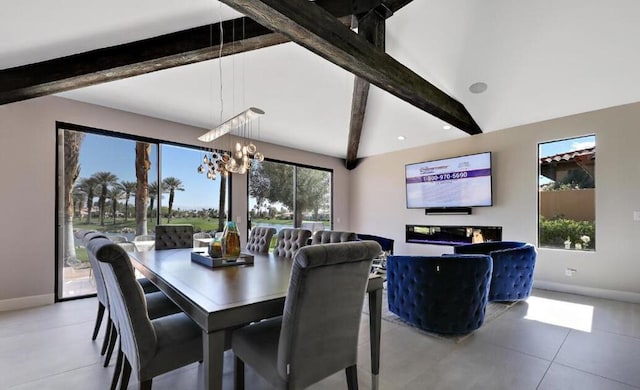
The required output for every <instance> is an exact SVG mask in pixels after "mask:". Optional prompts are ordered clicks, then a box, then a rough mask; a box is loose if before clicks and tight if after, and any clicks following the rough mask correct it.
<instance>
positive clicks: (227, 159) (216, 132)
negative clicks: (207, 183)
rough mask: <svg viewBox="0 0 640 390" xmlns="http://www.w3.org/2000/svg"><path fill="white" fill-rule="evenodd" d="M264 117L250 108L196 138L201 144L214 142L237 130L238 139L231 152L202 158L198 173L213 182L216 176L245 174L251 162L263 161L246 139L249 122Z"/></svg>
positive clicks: (248, 134) (260, 154)
mask: <svg viewBox="0 0 640 390" xmlns="http://www.w3.org/2000/svg"><path fill="white" fill-rule="evenodd" d="M262 115H264V111H263V110H261V109H259V108H255V107H250V108H249V109H247V110H245V111H243V112H241V113H240V114H238V115H236V116H234V117H233V118H231V119H229V120H227V121H225V122H224V123H222V124H220V125H219V126H217V127H215V128H213V129H211V130H209V131H208V132H206V133H205V134H203V135H201V136H200V137H198V140H200V141H203V142H213V141H214V140H216V139H218V138H220V137H222V136H223V135H225V134H228V133H230V132H231V131H232V130H234V129H239V131H238V133H239V134H238V136H239V137H238V139H237V140H236V142H235V146H234V148H233V149H234V150H233V151H226V150H222V151H220V150H212V151H211V152H210V153H208V154H207V153H205V154H204V156H203V157H202V164H200V165H199V166H198V173H202V174H206V175H207V178H208V179H211V180H215V179H216V177H217V175H218V174H221V175H223V176H227V175H228V174H229V173H238V174H241V175H242V174H245V173H247V171H248V170H249V169H250V168H251V163H252V161H254V160H255V161H263V160H264V156H263V155H262V153H260V152H258V148H257V147H256V145H255V144H254V143H253V142H251V141H250V140H249V139H248V138H249V137H250V136H251V126H250V124H249V122H251V121H253V120H254V119H256V118H259V117H260V116H262Z"/></svg>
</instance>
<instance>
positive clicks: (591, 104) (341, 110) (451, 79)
mask: <svg viewBox="0 0 640 390" xmlns="http://www.w3.org/2000/svg"><path fill="white" fill-rule="evenodd" d="M238 16H239V14H238V13H236V12H235V11H233V10H230V9H229V8H228V7H226V6H225V5H220V4H219V3H218V2H216V1H213V0H190V1H181V0H137V1H124V0H113V1H109V2H86V1H80V0H66V1H57V2H51V1H45V0H20V1H18V0H11V1H9V2H5V3H3V11H2V13H0V37H1V38H0V53H2V55H0V68H8V67H13V66H18V65H23V64H27V63H32V62H36V61H42V60H46V59H50V58H56V57H61V56H64V55H68V54H73V53H78V52H84V51H88V50H91V49H96V48H100V47H106V46H111V45H116V44H120V43H124V42H129V41H134V40H139V39H144V38H148V37H152V36H156V35H160V34H164V33H169V32H173V31H178V30H182V29H186V28H190V27H196V26H200V25H205V24H208V23H213V22H218V21H220V20H226V19H230V18H234V17H238ZM638 20H640V2H638V1H637V0H612V1H607V2H604V1H598V0H563V1H560V2H559V1H552V0H540V1H513V0H492V1H486V0H485V1H482V0H430V1H424V0H414V1H413V2H412V3H410V4H409V5H407V6H406V7H404V8H403V9H401V10H400V11H398V12H397V13H396V14H395V15H393V16H391V18H389V19H388V20H387V35H386V38H387V47H386V48H387V52H388V53H389V54H390V55H391V56H393V57H394V58H395V59H397V60H398V61H400V62H401V63H403V64H404V65H406V66H408V67H409V68H410V69H412V70H413V71H415V72H416V73H418V74H420V75H421V76H422V77H424V78H425V79H427V80H429V81H430V82H431V83H432V84H435V85H436V86H437V87H439V88H440V89H442V90H443V91H445V92H446V93H448V94H449V95H450V96H452V97H454V98H456V99H457V100H459V101H460V102H461V103H462V104H464V105H465V107H466V108H467V110H468V111H469V112H470V113H471V115H472V116H473V117H474V119H475V120H476V122H477V123H478V124H479V125H480V127H481V128H482V129H483V131H485V132H489V131H494V130H500V129H504V128H508V127H512V126H516V125H521V124H526V123H532V122H538V121H541V120H546V119H551V118H556V117H561V116H566V115H571V114H576V113H580V112H585V111H591V110H596V109H600V108H604V107H610V106H616V105H621V104H626V103H631V102H637V101H640V89H638V88H636V86H637V85H640V72H638V71H637V69H639V68H640V51H638V50H637V49H636V47H637V46H638V43H639V42H638V41H639V38H638V37H640V23H638ZM220 73H222V91H223V92H222V99H221V94H220ZM478 81H482V82H485V83H487V84H488V89H487V91H486V92H484V93H482V94H472V93H471V92H469V89H468V88H469V85H471V84H472V83H475V82H478ZM352 88H353V76H352V75H351V74H349V73H348V72H346V71H344V70H342V69H341V68H338V67H337V66H335V65H333V64H331V63H329V62H327V61H326V60H324V59H322V58H320V57H318V56H316V55H315V54H312V53H311V52H308V51H307V50H306V49H303V48H301V47H299V46H297V45H296V44H294V43H287V44H283V45H279V46H274V47H269V48H264V49H260V50H256V51H252V52H248V53H245V54H240V55H235V56H232V57H225V58H223V59H222V66H220V61H219V60H212V61H207V62H202V63H198V64H193V65H187V66H182V67H178V68H173V69H168V70H163V71H158V72H155V73H150V74H146V75H144V76H138V77H133V78H129V79H125V80H120V81H115V82H110V83H105V84H101V85H96V86H92V87H87V88H82V89H78V90H74V91H69V92H65V93H61V94H59V95H60V96H63V97H67V98H70V99H75V100H80V101H85V102H90V103H95V104H99V105H103V106H107V107H113V108H117V109H121V110H125V111H131V112H135V113H140V114H143V115H148V116H152V117H158V118H163V119H167V120H171V121H175V122H180V123H185V124H190V125H194V126H199V127H202V128H209V127H213V126H215V125H216V124H218V123H219V122H220V120H221V118H222V119H226V118H228V117H231V116H233V115H234V114H235V113H237V112H239V111H241V110H243V109H245V108H247V107H249V106H256V107H260V108H262V109H264V110H265V111H266V112H267V114H266V115H265V116H264V117H263V119H262V120H261V130H260V139H261V140H263V141H267V142H272V143H276V144H281V145H285V146H290V147H295V148H299V149H304V150H309V151H314V152H319V153H323V154H327V155H331V156H337V157H345V155H346V150H347V136H348V129H349V117H350V108H351V93H352ZM221 100H222V105H223V112H222V115H221V113H220V110H221V107H220V105H221ZM444 124H445V123H443V122H442V121H441V120H439V119H436V118H434V117H432V116H431V115H429V114H427V113H424V112H422V111H420V110H418V109H416V108H414V107H413V106H411V105H409V104H408V103H405V102H403V101H401V100H399V99H398V98H396V97H394V96H392V95H390V94H388V93H386V92H383V91H381V90H379V89H378V88H376V87H373V86H372V87H371V92H370V95H369V104H368V108H367V114H366V117H365V123H364V129H363V133H362V138H361V144H360V152H359V156H360V157H362V156H370V155H375V154H380V153H385V152H389V151H394V150H400V149H403V148H408V147H413V146H418V145H423V144H429V143H434V142H440V141H443V140H448V139H454V138H460V137H468V135H466V133H463V132H462V131H459V130H456V129H451V130H444V129H443V128H442V127H443V125H444ZM203 132H204V130H203ZM399 135H403V136H405V137H406V140H405V141H399V140H397V136H399Z"/></svg>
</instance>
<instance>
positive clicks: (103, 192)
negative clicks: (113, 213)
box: [91, 172, 118, 226]
mask: <svg viewBox="0 0 640 390" xmlns="http://www.w3.org/2000/svg"><path fill="white" fill-rule="evenodd" d="M91 177H92V178H93V179H94V180H95V181H96V184H97V185H99V186H100V198H98V208H99V209H100V226H104V212H105V209H104V206H105V204H106V201H107V190H108V189H109V186H112V185H114V184H117V183H118V176H116V175H114V174H113V173H111V172H96V173H94V174H93V175H92V176H91Z"/></svg>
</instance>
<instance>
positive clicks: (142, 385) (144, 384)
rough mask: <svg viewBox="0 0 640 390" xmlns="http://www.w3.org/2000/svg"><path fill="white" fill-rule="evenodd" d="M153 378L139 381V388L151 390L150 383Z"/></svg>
mask: <svg viewBox="0 0 640 390" xmlns="http://www.w3.org/2000/svg"><path fill="white" fill-rule="evenodd" d="M152 382H153V379H147V380H146V381H143V382H140V390H151V383H152Z"/></svg>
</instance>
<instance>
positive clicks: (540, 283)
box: [533, 280, 640, 303]
mask: <svg viewBox="0 0 640 390" xmlns="http://www.w3.org/2000/svg"><path fill="white" fill-rule="evenodd" d="M533 288H539V289H541V290H551V291H559V292H565V293H570V294H578V295H586V296H589V297H596V298H604V299H613V300H616V301H623V302H631V303H640V293H634V292H628V291H618V290H605V289H602V288H593V287H584V286H576V285H574V284H563V283H555V282H546V281H544V280H534V281H533Z"/></svg>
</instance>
